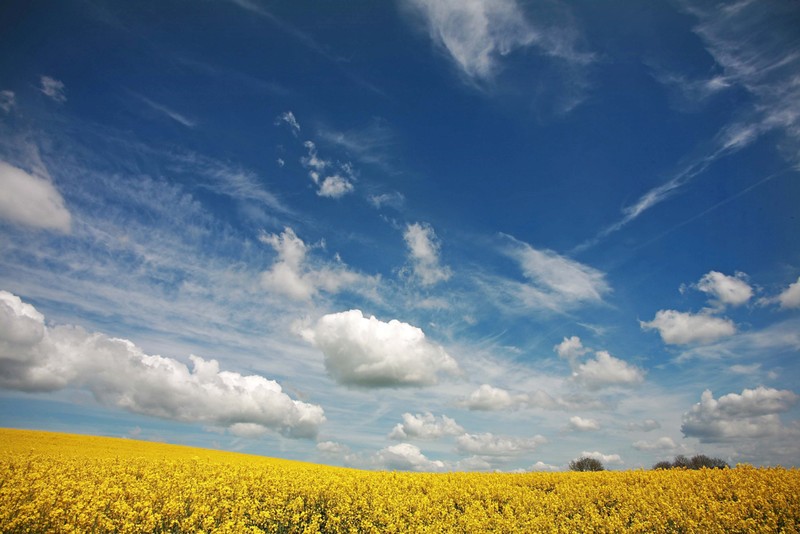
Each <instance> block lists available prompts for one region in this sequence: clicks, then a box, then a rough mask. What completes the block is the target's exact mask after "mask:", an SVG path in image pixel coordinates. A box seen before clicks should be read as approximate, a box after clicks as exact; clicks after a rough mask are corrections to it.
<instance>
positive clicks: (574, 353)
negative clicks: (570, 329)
mask: <svg viewBox="0 0 800 534" xmlns="http://www.w3.org/2000/svg"><path fill="white" fill-rule="evenodd" d="M553 350H555V351H556V353H557V354H558V355H559V357H561V358H564V359H565V360H567V361H568V362H570V364H572V363H574V362H575V361H577V359H578V358H580V357H581V356H583V355H584V354H586V353H587V352H589V350H588V349H586V348H584V346H583V343H581V338H579V337H578V336H572V337H570V338H566V337H565V338H564V340H563V341H562V342H561V343H559V344H558V345H556V346H555V347H553Z"/></svg>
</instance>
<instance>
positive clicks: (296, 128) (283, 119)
mask: <svg viewBox="0 0 800 534" xmlns="http://www.w3.org/2000/svg"><path fill="white" fill-rule="evenodd" d="M281 123H284V124H287V125H288V126H289V129H290V130H291V131H292V134H293V135H294V136H295V137H297V136H298V135H299V134H300V123H299V122H297V119H296V118H295V116H294V113H292V112H291V111H285V112H283V113H281V114H280V115H278V117H277V118H276V119H275V126H279V125H280V124H281Z"/></svg>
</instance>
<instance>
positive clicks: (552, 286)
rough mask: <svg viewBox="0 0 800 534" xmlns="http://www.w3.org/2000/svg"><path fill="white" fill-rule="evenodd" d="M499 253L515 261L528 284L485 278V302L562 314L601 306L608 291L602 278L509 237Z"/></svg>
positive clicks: (594, 271)
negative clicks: (596, 305) (588, 306)
mask: <svg viewBox="0 0 800 534" xmlns="http://www.w3.org/2000/svg"><path fill="white" fill-rule="evenodd" d="M503 237H504V239H507V240H509V241H510V242H511V245H510V246H506V247H503V249H502V252H503V253H505V254H506V255H507V256H509V257H510V258H512V259H514V260H516V261H517V262H518V264H519V266H520V269H521V270H522V273H523V275H524V276H525V278H526V279H527V280H528V282H525V283H520V282H516V281H512V280H507V279H503V278H496V277H495V278H492V277H487V281H486V282H482V281H481V280H478V282H479V283H483V285H484V286H485V287H484V291H485V292H486V294H487V297H488V298H491V299H492V300H493V301H495V302H497V303H498V304H505V305H508V304H511V305H516V306H517V307H519V306H521V307H522V309H523V310H526V311H527V310H530V309H546V310H552V311H556V312H563V311H565V310H567V309H570V308H574V307H576V306H580V305H585V304H592V303H601V302H602V301H603V296H604V295H605V294H606V293H608V292H610V291H611V287H610V286H609V285H608V282H606V279H605V274H604V273H602V272H600V271H598V270H597V269H594V268H592V267H589V266H588V265H584V264H582V263H579V262H577V261H575V260H571V259H569V258H566V257H564V256H561V255H559V254H557V253H556V252H553V251H551V250H539V249H535V248H533V247H531V246H530V245H528V244H527V243H523V242H521V241H517V240H516V239H514V238H513V237H511V236H503Z"/></svg>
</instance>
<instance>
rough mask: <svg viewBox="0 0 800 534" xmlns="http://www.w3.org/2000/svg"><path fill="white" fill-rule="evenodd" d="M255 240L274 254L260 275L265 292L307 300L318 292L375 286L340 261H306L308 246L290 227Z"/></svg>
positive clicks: (333, 291) (365, 277)
mask: <svg viewBox="0 0 800 534" xmlns="http://www.w3.org/2000/svg"><path fill="white" fill-rule="evenodd" d="M259 239H260V240H261V242H262V243H266V244H268V245H270V246H271V247H272V248H274V249H275V251H276V252H277V253H278V257H277V259H276V260H275V263H273V264H272V267H270V268H269V269H268V270H267V271H264V272H263V273H261V285H262V287H264V288H265V289H267V290H268V291H272V292H274V293H277V294H282V295H285V296H287V297H289V298H291V299H293V300H298V301H307V300H310V299H311V298H313V297H315V296H317V295H318V294H319V293H320V292H321V291H324V292H326V293H338V292H339V291H342V290H343V289H346V288H354V289H358V290H364V289H365V288H367V289H368V288H372V287H374V286H375V284H376V279H375V278H373V277H369V276H365V275H362V274H359V273H356V272H354V271H351V270H350V269H348V267H347V266H346V265H345V264H344V263H342V262H335V263H326V264H321V265H316V264H314V263H313V262H311V261H310V260H309V258H308V252H309V248H310V247H309V246H308V245H306V244H305V243H304V242H303V240H302V239H300V238H299V237H297V234H295V233H294V230H292V229H291V228H288V227H287V228H286V229H284V231H283V232H282V233H281V234H279V235H278V234H263V235H261V236H260V238H259Z"/></svg>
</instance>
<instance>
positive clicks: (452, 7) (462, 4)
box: [408, 0, 539, 79]
mask: <svg viewBox="0 0 800 534" xmlns="http://www.w3.org/2000/svg"><path fill="white" fill-rule="evenodd" d="M408 4H409V5H411V6H413V7H414V8H415V9H416V10H417V12H418V13H420V14H421V15H422V16H423V18H424V20H425V22H426V24H427V26H428V30H429V32H430V37H431V39H432V40H433V41H434V42H435V43H436V44H437V45H439V46H441V47H442V48H444V49H445V50H446V51H447V53H448V54H449V55H450V56H451V58H452V59H453V61H455V62H456V64H457V65H458V66H459V67H460V68H461V70H462V71H463V72H464V73H465V74H466V75H467V76H468V77H470V78H479V79H490V78H491V77H492V76H493V75H494V73H495V71H496V68H497V67H496V62H497V59H498V58H499V57H500V56H503V55H506V54H508V53H510V52H512V51H513V50H515V49H517V48H522V47H526V46H528V45H530V44H532V43H533V42H534V41H536V40H537V39H538V37H539V36H538V35H537V33H536V32H535V31H534V30H533V28H531V27H530V25H529V24H528V23H527V22H526V21H525V17H524V15H523V13H522V11H521V10H520V9H519V6H517V4H516V2H515V1H514V0H494V1H485V0H408Z"/></svg>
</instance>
